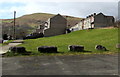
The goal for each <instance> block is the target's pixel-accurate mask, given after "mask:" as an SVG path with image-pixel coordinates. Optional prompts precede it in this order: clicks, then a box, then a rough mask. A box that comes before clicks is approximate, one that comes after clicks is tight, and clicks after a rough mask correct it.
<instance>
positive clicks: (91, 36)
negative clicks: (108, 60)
mask: <svg viewBox="0 0 120 77" xmlns="http://www.w3.org/2000/svg"><path fill="white" fill-rule="evenodd" d="M117 43H118V29H117V28H111V29H93V30H80V31H75V32H72V33H69V34H64V35H59V36H54V37H45V38H38V39H29V40H25V43H24V44H21V45H20V46H24V47H26V49H27V51H31V52H33V53H38V51H37V47H39V46H57V47H58V51H59V52H68V45H83V46H85V51H92V52H93V53H96V52H99V51H97V50H95V45H98V44H100V45H103V46H105V47H106V48H107V49H108V50H109V51H106V52H117V49H116V48H115V47H116V44H117Z"/></svg>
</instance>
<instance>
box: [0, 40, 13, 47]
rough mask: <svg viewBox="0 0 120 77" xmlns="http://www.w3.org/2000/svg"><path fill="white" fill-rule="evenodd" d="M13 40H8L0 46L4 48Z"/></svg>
mask: <svg viewBox="0 0 120 77" xmlns="http://www.w3.org/2000/svg"><path fill="white" fill-rule="evenodd" d="M13 41H14V40H8V41H7V42H4V43H2V44H0V45H2V46H4V45H8V44H9V43H10V42H13Z"/></svg>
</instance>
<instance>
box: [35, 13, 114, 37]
mask: <svg viewBox="0 0 120 77" xmlns="http://www.w3.org/2000/svg"><path fill="white" fill-rule="evenodd" d="M114 21H115V20H114V17H113V16H106V15H104V14H103V13H99V14H96V13H94V14H91V15H89V16H87V17H86V18H85V19H82V20H81V21H80V22H78V23H77V24H76V25H75V26H72V27H70V28H69V30H70V31H76V30H83V29H91V28H103V27H110V26H113V24H114ZM67 30H68V24H67V19H66V18H65V17H63V16H62V15H60V14H57V15H55V16H53V17H51V18H49V19H48V20H47V21H46V22H45V23H43V24H41V25H40V26H39V27H38V28H37V29H36V30H35V33H42V34H43V35H44V36H45V37H49V36H56V35H61V34H66V32H67Z"/></svg>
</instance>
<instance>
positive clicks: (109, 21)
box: [70, 13, 115, 31]
mask: <svg viewBox="0 0 120 77" xmlns="http://www.w3.org/2000/svg"><path fill="white" fill-rule="evenodd" d="M114 22H115V19H114V17H113V16H106V15H104V14H103V13H99V14H96V13H94V14H91V15H89V16H87V17H86V18H85V19H82V20H81V21H80V22H79V23H77V24H76V25H75V26H73V27H71V28H70V29H71V30H72V31H76V30H83V29H91V28H103V27H109V26H113V24H114Z"/></svg>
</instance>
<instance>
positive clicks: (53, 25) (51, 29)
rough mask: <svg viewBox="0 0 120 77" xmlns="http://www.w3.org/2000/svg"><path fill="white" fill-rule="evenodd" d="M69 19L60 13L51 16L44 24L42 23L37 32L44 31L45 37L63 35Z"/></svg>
mask: <svg viewBox="0 0 120 77" xmlns="http://www.w3.org/2000/svg"><path fill="white" fill-rule="evenodd" d="M66 28H67V20H66V18H64V17H63V16H61V15H60V14H57V15H55V16H53V17H51V18H49V19H48V20H47V21H46V22H45V23H44V24H41V25H40V26H39V27H38V28H37V29H36V33H43V34H44V36H45V37H49V36H55V35H61V34H65V33H66Z"/></svg>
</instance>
